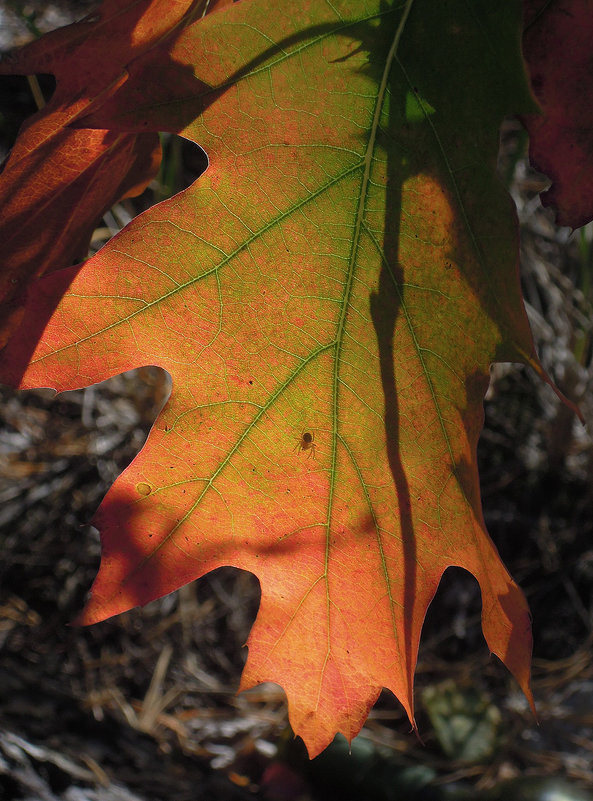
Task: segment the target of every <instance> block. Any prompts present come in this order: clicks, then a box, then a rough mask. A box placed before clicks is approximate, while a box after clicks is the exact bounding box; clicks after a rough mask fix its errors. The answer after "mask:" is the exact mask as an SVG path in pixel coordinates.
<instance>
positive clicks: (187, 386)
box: [0, 0, 541, 755]
mask: <svg viewBox="0 0 593 801" xmlns="http://www.w3.org/2000/svg"><path fill="white" fill-rule="evenodd" d="M271 8H272V12H271ZM519 11H520V9H519V7H518V4H517V3H514V2H508V3H505V4H503V5H497V4H492V3H491V2H489V0H475V2H473V3H472V4H471V10H470V8H469V6H468V4H467V2H466V1H465V0H449V1H448V2H444V3H436V4H435V3H433V2H428V0H416V2H412V0H408V2H406V3H405V4H402V3H399V2H394V3H386V2H384V0H332V2H331V3H330V2H326V0H312V1H311V2H310V3H307V4H305V5H303V6H302V7H299V11H298V14H295V12H294V4H293V3H292V2H289V0H275V2H274V3H273V6H270V4H269V3H267V2H262V0H249V2H243V3H238V4H235V5H233V6H232V7H229V8H227V9H225V10H222V11H220V13H217V14H214V15H210V16H209V17H207V18H206V19H203V20H200V21H199V24H198V22H195V23H194V22H189V23H188V24H187V25H185V26H184V25H181V26H179V28H178V30H177V31H176V35H175V38H174V39H171V40H170V41H169V42H168V44H167V47H163V46H161V45H160V44H156V45H155V47H154V48H147V50H146V52H145V53H143V54H142V55H141V56H140V57H139V58H138V59H136V60H135V61H134V62H133V63H131V64H130V65H129V68H128V75H129V79H128V80H127V81H126V82H125V83H124V84H123V85H122V86H121V87H119V88H118V90H117V91H116V92H113V93H112V94H111V95H110V96H109V98H106V100H105V102H104V103H103V104H102V105H101V106H98V105H97V106H96V107H95V109H94V110H93V111H92V113H89V114H88V115H86V116H85V117H84V118H83V119H80V120H79V121H78V124H79V125H94V126H97V127H102V128H107V129H109V130H113V131H117V132H122V133H126V134H131V133H136V132H139V131H150V130H169V131H173V132H175V133H179V134H181V135H182V136H184V137H186V138H188V139H192V140H193V141H195V142H197V143H198V144H199V145H200V146H202V147H203V148H204V149H205V150H206V152H207V154H208V158H209V167H208V169H207V171H206V173H205V175H204V176H203V177H202V178H200V179H199V180H198V181H197V182H196V183H195V184H194V185H193V186H191V187H190V188H189V189H187V190H185V191H184V192H182V193H180V194H178V195H176V196H175V197H173V198H171V199H169V200H167V201H165V202H163V203H161V204H159V205H158V206H156V207H154V208H152V209H151V210H150V211H148V212H146V213H145V214H143V215H141V216H140V217H138V218H136V219H135V220H134V221H133V222H132V223H131V224H130V225H129V226H128V227H127V228H126V229H125V230H124V231H123V232H122V233H121V234H120V235H118V236H117V237H115V238H114V239H113V240H112V241H111V242H110V243H109V244H108V245H107V246H106V247H105V248H103V250H102V251H100V252H99V253H98V254H97V255H96V256H95V257H94V258H92V259H91V260H89V261H88V262H87V264H86V265H85V266H84V267H83V268H82V269H80V268H76V269H71V270H65V271H60V272H58V273H55V274H54V275H51V276H48V277H46V278H44V279H42V280H41V281H39V282H38V284H37V287H36V289H35V292H32V293H31V296H30V299H29V309H30V312H31V314H30V317H29V320H30V321H31V322H30V323H29V325H28V326H27V327H23V329H22V331H21V332H20V333H19V335H18V336H15V337H14V338H13V340H12V341H11V343H10V344H9V346H8V348H7V350H6V351H5V353H4V362H3V366H2V370H1V375H0V377H2V378H3V379H4V380H5V381H11V382H13V383H17V384H19V385H20V386H39V385H49V386H52V387H55V388H57V389H58V390H64V389H70V388H73V387H76V386H82V385H86V384H90V383H93V382H97V381H101V380H103V379H105V378H107V377H109V376H111V375H113V374H115V373H119V372H121V371H124V370H126V369H128V368H130V367H135V366H140V365H146V364H156V365H160V366H161V367H163V368H165V369H166V370H168V371H169V373H170V374H171V376H172V379H173V389H172V394H171V398H170V400H169V402H168V403H167V405H166V406H165V408H164V409H163V411H162V412H161V414H160V416H159V418H158V419H157V421H156V423H155V426H154V428H153V430H152V431H151V434H150V437H149V439H148V441H147V444H146V446H145V447H144V449H143V450H142V451H141V453H140V454H139V456H138V457H137V458H136V460H135V461H134V462H133V463H132V464H131V465H130V467H128V469H127V470H126V471H125V472H124V473H123V474H122V476H121V477H120V478H119V479H118V480H117V481H116V483H115V484H114V486H113V488H112V489H111V491H110V492H109V493H108V495H107V496H106V498H105V500H104V502H103V504H102V506H101V508H100V510H99V512H98V514H97V517H96V524H97V526H98V527H99V529H100V531H101V536H102V548H103V554H102V563H101V569H100V572H99V575H98V577H97V580H96V582H95V584H94V587H93V593H92V597H91V600H90V602H89V604H88V606H87V608H86V609H85V611H84V612H83V614H82V615H81V622H83V623H93V622H96V621H99V620H102V619H103V618H106V617H108V616H110V615H114V614H117V613H118V612H121V611H124V610H126V609H129V608H130V607H131V606H134V605H136V604H144V603H146V602H148V601H149V600H151V599H153V598H155V597H158V596H160V595H163V594H164V593H167V592H170V591H172V590H174V589H175V588H177V587H179V586H180V585H182V584H184V583H187V582H189V581H191V580H193V579H195V578H197V577H199V576H201V575H203V574H204V573H206V572H207V571H210V570H212V569H214V568H216V567H218V566H221V565H234V566H236V567H239V568H243V569H246V570H249V571H251V572H253V573H254V574H255V575H256V576H257V577H258V578H259V580H260V583H261V588H262V600H261V606H260V610H259V613H258V616H257V620H256V622H255V624H254V627H253V630H252V633H251V635H250V638H249V642H248V647H249V656H248V661H247V664H246V667H245V671H244V674H243V679H242V683H241V687H242V688H243V689H244V688H247V687H250V686H252V685H254V684H256V683H258V682H262V681H275V682H277V683H279V684H280V685H282V687H283V688H284V689H285V691H286V693H287V696H288V700H289V715H290V720H291V723H292V726H293V728H294V730H295V732H296V733H297V734H300V735H301V736H302V737H303V739H304V740H305V742H306V744H307V747H308V749H309V752H310V754H311V755H314V754H317V753H319V752H320V751H321V750H322V749H323V748H324V747H325V746H326V745H327V744H328V743H329V742H330V741H331V740H332V738H333V736H334V734H335V733H336V732H337V731H342V732H343V733H344V734H345V735H346V736H347V737H348V738H352V737H353V736H355V735H356V733H357V732H358V731H359V729H360V727H361V726H362V724H363V722H364V720H365V718H366V715H367V714H368V711H369V709H370V707H371V706H372V704H373V703H374V702H375V700H376V698H377V696H378V694H379V692H380V690H381V688H382V687H387V688H389V689H391V690H392V691H393V692H394V693H395V694H396V696H397V697H398V698H399V699H400V701H401V702H402V704H403V705H404V707H405V708H406V710H407V712H408V714H409V716H410V718H411V719H412V720H413V675H414V669H415V664H416V657H417V650H418V642H419V638H420V632H421V628H422V623H423V620H424V616H425V613H426V609H427V607H428V604H429V603H430V601H431V599H432V598H433V596H434V593H435V591H436V589H437V586H438V583H439V581H440V578H441V576H442V573H443V571H444V570H445V569H446V568H447V567H448V566H449V565H459V566H462V567H464V568H466V569H467V570H469V571H471V572H472V573H473V574H474V575H475V576H476V578H477V579H478V581H479V583H480V587H481V590H482V599H483V610H482V624H483V630H484V635H485V638H486V641H487V643H488V646H489V648H490V649H491V651H492V652H494V653H495V654H497V655H498V656H499V657H500V658H501V659H502V660H503V661H504V662H505V664H506V665H507V666H508V667H509V669H510V670H511V671H512V672H513V673H514V675H515V676H516V677H517V679H518V681H519V683H520V685H521V687H522V688H523V690H524V691H525V692H526V694H527V695H528V696H529V697H530V691H529V660H530V649H531V636H530V624H529V615H528V611H527V605H526V602H525V600H524V598H523V595H522V593H521V591H520V590H519V589H518V587H517V586H516V584H515V583H514V582H513V581H512V579H511V578H510V576H509V575H508V573H507V571H506V570H505V568H504V566H503V565H502V563H501V562H500V559H499V557H498V554H497V552H496V549H495V547H494V545H493V544H492V542H491V540H490V539H489V537H488V535H487V532H486V530H485V527H484V521H483V518H482V513H481V506H480V497H479V485H478V475H477V467H476V445H477V439H478V435H479V432H480V429H481V426H482V417H483V412H482V401H483V397H484V392H485V390H486V387H487V384H488V373H489V365H490V363H491V362H492V361H494V360H521V361H524V362H526V363H530V364H532V365H533V366H534V367H536V369H538V370H540V371H541V368H540V367H539V364H538V362H537V360H536V358H535V356H534V354H533V346H532V340H531V335H530V331H529V327H528V323H527V319H526V315H525V312H524V308H523V305H522V301H521V296H520V291H519V283H518V276H517V250H518V249H517V231H516V222H515V216H514V212H513V208H512V204H511V201H510V198H509V197H508V196H507V195H506V193H505V192H504V190H503V188H502V186H501V185H500V184H499V182H498V180H497V179H496V173H495V162H496V152H497V137H498V125H499V123H500V120H501V119H502V117H503V115H504V114H506V113H509V112H513V111H521V110H523V111H530V110H532V108H533V106H532V101H531V99H530V94H529V91H528V89H527V87H526V85H525V83H524V75H523V67H522V62H521V56H520V49H519V37H520V28H521V26H520V13H519ZM157 75H158V76H159V77H158V80H155V81H152V80H149V79H148V78H149V76H150V77H152V76H157ZM67 287H68V289H67V292H66V294H65V295H64V296H63V297H62V294H63V293H64V290H65V289H66V288H67ZM60 298H61V299H60ZM306 433H309V434H311V438H312V439H311V441H313V437H314V444H315V449H314V451H313V450H312V449H305V450H303V449H302V447H299V444H300V445H302V438H303V436H304V434H306ZM305 441H306V442H309V440H305Z"/></svg>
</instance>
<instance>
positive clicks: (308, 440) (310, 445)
mask: <svg viewBox="0 0 593 801" xmlns="http://www.w3.org/2000/svg"><path fill="white" fill-rule="evenodd" d="M316 447H317V446H316V445H315V434H312V433H311V432H310V431H303V433H302V434H301V436H300V437H299V438H298V440H297V446H296V448H295V451H298V452H299V453H300V452H301V451H309V456H308V457H307V458H308V459H310V458H311V456H313V457H314V458H315V448H316Z"/></svg>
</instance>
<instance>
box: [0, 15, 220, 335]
mask: <svg viewBox="0 0 593 801" xmlns="http://www.w3.org/2000/svg"><path fill="white" fill-rule="evenodd" d="M225 4H227V3H226V1H225V0H218V5H219V6H220V5H225ZM194 5H196V4H195V3H192V0H175V2H172V1H171V0H153V2H150V3H147V2H138V0H127V2H122V0H107V2H104V3H103V5H102V6H101V8H100V10H99V11H98V12H97V13H96V14H93V15H91V16H89V17H87V18H85V19H84V20H82V21H81V22H79V23H77V24H74V25H70V26H68V27H66V28H61V29H59V30H57V31H54V32H52V33H51V34H48V35H47V36H44V37H42V38H41V39H39V40H37V41H34V42H32V43H31V44H30V45H28V46H26V47H24V48H21V49H20V50H18V51H15V52H14V53H12V54H9V55H8V56H7V57H5V58H4V59H3V60H2V62H0V74H32V73H51V74H53V75H55V77H56V82H57V85H56V91H55V93H54V95H53V96H52V98H51V100H50V101H49V103H48V104H47V105H46V106H44V107H43V109H41V110H40V111H39V112H38V113H37V114H36V115H34V116H33V117H31V118H30V119H29V120H27V122H26V123H25V125H24V126H23V128H22V129H21V131H20V133H19V137H18V139H17V142H16V144H15V147H14V148H13V149H12V151H11V153H10V155H9V157H8V160H7V162H6V164H5V165H4V167H3V170H2V173H1V174H0V197H1V198H2V199H3V205H2V217H1V221H0V241H1V242H2V265H1V266H2V270H1V273H0V320H1V321H2V323H1V325H0V347H2V346H3V345H4V344H5V342H6V341H7V339H8V337H9V336H10V335H11V333H12V332H13V330H14V329H15V328H16V327H17V326H18V323H19V321H20V320H21V319H22V315H23V303H24V298H25V293H26V288H27V286H28V284H29V282H30V281H31V280H32V279H34V278H36V277H38V276H40V275H42V274H44V273H46V272H49V271H51V270H54V269H58V268H62V267H67V266H70V265H71V264H72V263H73V262H74V261H77V260H78V261H80V260H82V259H83V258H86V255H87V251H88V246H89V242H90V239H91V235H92V232H93V230H94V228H95V227H96V223H97V221H98V219H99V218H100V217H101V215H102V214H103V213H104V212H105V211H106V210H107V209H109V208H110V207H111V206H112V205H113V204H114V203H115V202H116V201H118V200H120V199H122V198H124V197H128V196H133V195H136V194H139V193H140V192H142V191H143V189H144V188H145V187H146V185H147V184H148V182H149V181H150V180H151V179H152V178H153V177H154V176H155V174H156V172H157V170H158V167H159V163H160V144H159V139H158V135H157V134H156V133H155V132H150V133H146V132H138V133H133V134H131V133H116V132H113V131H109V130H107V129H101V128H99V129H97V130H92V129H89V128H85V129H79V130H76V128H75V127H74V126H75V124H76V120H77V118H79V117H80V116H81V115H84V114H87V113H88V112H89V110H90V109H91V108H92V107H93V104H96V103H97V102H99V103H100V102H102V101H104V99H105V97H106V96H109V94H110V93H112V92H113V91H115V90H116V89H117V87H118V86H121V85H122V84H124V83H125V82H126V80H127V77H128V76H127V70H126V65H127V64H128V63H129V62H131V61H133V60H134V59H135V58H137V57H138V56H139V55H140V54H142V53H143V52H145V51H146V49H147V48H154V47H155V46H156V45H157V44H158V43H159V41H161V40H162V39H163V38H167V37H171V36H173V35H174V33H175V26H176V24H178V23H179V21H180V19H182V18H183V16H184V14H185V13H186V12H187V10H188V9H191V8H192V6H194ZM198 5H203V3H202V4H198ZM106 55H107V57H106Z"/></svg>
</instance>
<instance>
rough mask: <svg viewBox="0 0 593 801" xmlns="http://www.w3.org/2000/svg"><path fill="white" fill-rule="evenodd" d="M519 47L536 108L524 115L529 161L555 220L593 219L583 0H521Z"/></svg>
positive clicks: (589, 19)
mask: <svg viewBox="0 0 593 801" xmlns="http://www.w3.org/2000/svg"><path fill="white" fill-rule="evenodd" d="M524 19H525V32H524V36H523V49H524V53H525V59H526V61H527V66H528V69H529V73H530V76H531V84H532V87H533V91H534V93H535V96H536V97H537V100H538V102H539V104H540V105H541V109H542V113H541V114H532V115H524V116H523V118H522V119H523V121H524V123H525V127H526V128H527V131H528V133H529V156H530V159H531V162H532V164H533V165H534V166H535V167H536V168H537V169H538V170H540V171H541V172H544V173H545V174H546V175H548V176H549V177H550V178H551V179H552V186H551V187H550V189H549V190H548V191H547V192H545V193H544V194H543V195H542V203H543V204H544V205H545V206H553V207H555V208H556V209H557V220H558V223H559V225H567V226H570V227H572V228H578V227H580V226H581V225H585V224H586V223H588V222H589V221H590V220H593V155H592V150H591V139H592V132H593V69H592V67H591V65H592V59H591V42H593V13H592V8H591V3H590V2H589V1H588V0H559V2H554V3H550V2H548V0H524Z"/></svg>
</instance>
